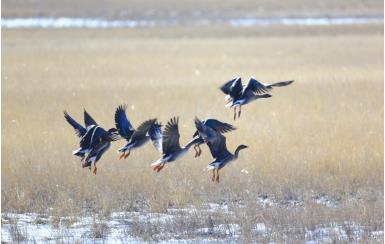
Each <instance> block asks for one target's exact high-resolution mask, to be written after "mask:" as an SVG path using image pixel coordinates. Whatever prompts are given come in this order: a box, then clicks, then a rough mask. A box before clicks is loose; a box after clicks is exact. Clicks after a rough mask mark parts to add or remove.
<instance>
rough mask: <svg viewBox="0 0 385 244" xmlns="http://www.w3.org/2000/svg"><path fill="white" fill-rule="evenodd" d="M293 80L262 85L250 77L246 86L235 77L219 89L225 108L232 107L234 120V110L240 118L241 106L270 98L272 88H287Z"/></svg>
mask: <svg viewBox="0 0 385 244" xmlns="http://www.w3.org/2000/svg"><path fill="white" fill-rule="evenodd" d="M293 82H294V80H290V81H281V82H277V83H273V84H263V83H261V82H259V81H257V80H256V79H255V78H253V77H251V78H250V80H249V81H248V82H247V84H246V85H242V80H241V78H240V77H237V78H235V79H233V80H230V81H228V82H226V83H225V84H224V85H223V86H221V87H220V89H221V90H222V92H223V93H225V94H226V97H225V98H226V100H227V101H228V103H227V104H226V107H228V108H232V107H234V120H235V119H236V117H237V111H236V108H237V107H239V110H238V118H239V117H240V116H241V109H242V105H246V104H248V103H250V102H252V101H254V100H257V99H261V98H269V97H271V95H270V94H268V93H267V92H270V91H271V90H272V89H273V87H281V86H287V85H290V84H291V83H293Z"/></svg>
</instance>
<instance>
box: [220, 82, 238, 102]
mask: <svg viewBox="0 0 385 244" xmlns="http://www.w3.org/2000/svg"><path fill="white" fill-rule="evenodd" d="M220 89H221V90H222V92H223V93H225V94H227V95H230V96H231V97H232V98H233V99H238V98H240V97H241V95H242V89H243V86H242V79H241V77H237V78H235V79H232V80H230V81H228V82H226V83H225V84H224V85H223V86H221V87H220Z"/></svg>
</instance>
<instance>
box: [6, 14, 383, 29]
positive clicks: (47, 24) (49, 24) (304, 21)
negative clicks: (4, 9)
mask: <svg viewBox="0 0 385 244" xmlns="http://www.w3.org/2000/svg"><path fill="white" fill-rule="evenodd" d="M383 23H384V17H383V16H343V17H270V18H233V19H193V20H178V19H167V20H156V21H155V20H128V19H123V20H110V19H101V18H67V17H61V18H3V19H2V20H1V27H3V28H54V29H56V28H140V27H167V26H209V25H228V26H234V27H237V26H269V25H288V26H292V25H297V26H298V25H304V26H305V25H306V26H322V25H364V24H383Z"/></svg>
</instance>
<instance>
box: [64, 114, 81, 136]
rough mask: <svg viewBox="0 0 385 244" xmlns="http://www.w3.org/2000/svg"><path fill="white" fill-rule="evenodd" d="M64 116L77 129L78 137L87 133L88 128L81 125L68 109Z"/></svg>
mask: <svg viewBox="0 0 385 244" xmlns="http://www.w3.org/2000/svg"><path fill="white" fill-rule="evenodd" d="M64 118H65V119H66V120H67V122H68V123H69V124H70V125H71V126H72V127H73V128H74V129H75V133H76V135H77V136H78V137H82V136H83V135H84V134H85V133H86V131H87V130H86V129H85V128H84V127H83V126H81V125H80V124H79V123H78V122H76V120H74V119H73V118H72V117H71V116H70V115H69V114H68V113H67V111H64Z"/></svg>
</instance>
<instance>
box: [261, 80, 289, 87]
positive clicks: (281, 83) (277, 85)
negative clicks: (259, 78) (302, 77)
mask: <svg viewBox="0 0 385 244" xmlns="http://www.w3.org/2000/svg"><path fill="white" fill-rule="evenodd" d="M293 82H294V80H289V81H280V82H276V83H273V84H269V85H266V87H270V88H272V87H273V86H275V87H280V86H287V85H290V84H291V83H293Z"/></svg>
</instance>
